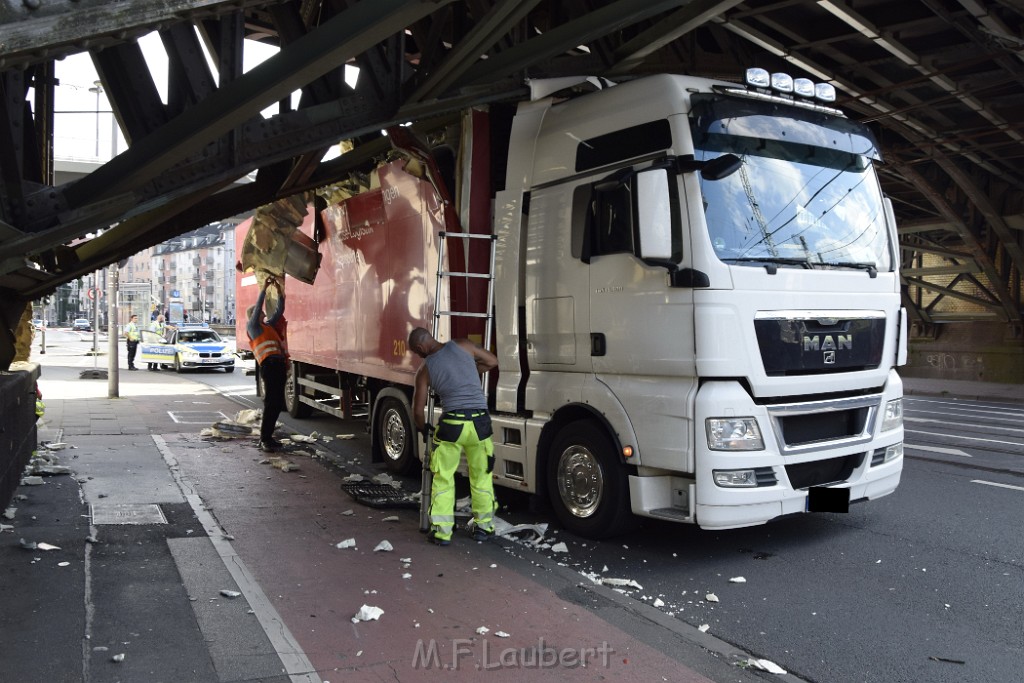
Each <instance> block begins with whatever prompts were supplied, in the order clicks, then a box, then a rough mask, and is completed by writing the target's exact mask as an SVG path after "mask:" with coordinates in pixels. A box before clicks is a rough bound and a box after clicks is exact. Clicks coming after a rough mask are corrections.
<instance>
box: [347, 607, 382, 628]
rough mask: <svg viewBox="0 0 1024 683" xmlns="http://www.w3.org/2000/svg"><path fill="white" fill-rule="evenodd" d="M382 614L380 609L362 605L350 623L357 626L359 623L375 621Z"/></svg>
mask: <svg viewBox="0 0 1024 683" xmlns="http://www.w3.org/2000/svg"><path fill="white" fill-rule="evenodd" d="M382 614H384V610H382V609H381V608H380V607H373V606H371V605H363V606H362V607H360V608H359V611H358V612H356V615H355V616H354V617H352V623H353V624H358V623H359V622H360V621H377V620H378V619H380V615H382Z"/></svg>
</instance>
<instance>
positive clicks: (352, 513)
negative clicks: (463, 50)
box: [341, 474, 359, 517]
mask: <svg viewBox="0 0 1024 683" xmlns="http://www.w3.org/2000/svg"><path fill="white" fill-rule="evenodd" d="M356 476H357V477H358V476H359V475H358V474H357V475H356ZM341 514H343V515H345V516H346V517H350V516H352V515H354V514H355V513H354V512H352V510H345V511H344V512H342V513H341Z"/></svg>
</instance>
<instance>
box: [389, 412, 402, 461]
mask: <svg viewBox="0 0 1024 683" xmlns="http://www.w3.org/2000/svg"><path fill="white" fill-rule="evenodd" d="M405 439H406V433H405V425H404V424H403V423H402V416H401V415H400V414H399V412H398V411H397V410H394V409H389V410H388V411H387V413H385V415H384V453H385V454H386V455H387V456H388V458H389V459H391V460H398V459H399V458H401V457H402V453H404V452H405Z"/></svg>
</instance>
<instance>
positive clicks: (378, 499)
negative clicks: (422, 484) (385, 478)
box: [341, 481, 420, 509]
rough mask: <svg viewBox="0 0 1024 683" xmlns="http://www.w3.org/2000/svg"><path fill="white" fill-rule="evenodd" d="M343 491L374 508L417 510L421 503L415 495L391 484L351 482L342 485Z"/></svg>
mask: <svg viewBox="0 0 1024 683" xmlns="http://www.w3.org/2000/svg"><path fill="white" fill-rule="evenodd" d="M341 490H342V491H344V492H345V493H347V494H348V495H350V496H352V497H353V498H355V499H356V501H357V502H359V503H361V504H363V505H369V506H370V507H374V508H416V509H419V507H420V502H419V501H418V500H416V499H415V498H413V494H411V493H408V492H406V491H403V490H402V489H396V488H395V487H394V486H391V485H390V484H374V483H372V482H367V481H349V482H345V483H344V484H342V485H341Z"/></svg>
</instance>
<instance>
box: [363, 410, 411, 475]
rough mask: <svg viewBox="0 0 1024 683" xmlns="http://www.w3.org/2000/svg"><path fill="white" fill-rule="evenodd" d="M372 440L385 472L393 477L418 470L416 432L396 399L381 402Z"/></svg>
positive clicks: (407, 414)
mask: <svg viewBox="0 0 1024 683" xmlns="http://www.w3.org/2000/svg"><path fill="white" fill-rule="evenodd" d="M374 430H375V431H376V433H375V434H374V438H375V439H376V442H377V444H379V448H380V455H381V457H382V458H383V459H384V464H385V465H386V466H387V468H388V470H389V471H391V472H394V473H395V474H408V473H411V472H412V471H413V468H414V467H416V468H418V467H419V466H420V460H419V456H417V455H416V432H415V431H414V430H413V428H412V422H410V420H409V409H408V408H406V406H405V404H404V403H403V402H402V401H400V400H398V399H397V398H393V397H387V398H384V399H381V402H380V409H379V411H378V413H377V420H376V422H375V424H374Z"/></svg>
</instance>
